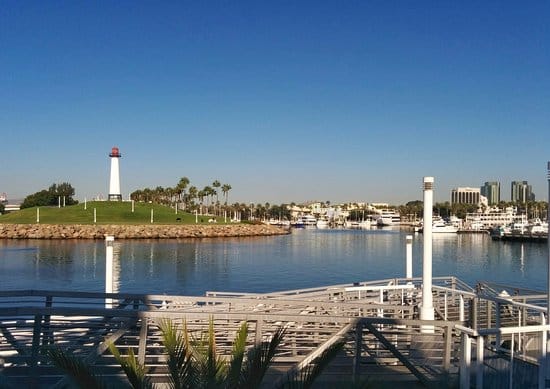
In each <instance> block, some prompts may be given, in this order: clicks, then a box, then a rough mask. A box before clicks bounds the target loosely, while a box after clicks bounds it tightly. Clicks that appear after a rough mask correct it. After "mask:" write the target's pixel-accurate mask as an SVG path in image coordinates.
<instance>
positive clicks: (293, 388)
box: [282, 340, 345, 389]
mask: <svg viewBox="0 0 550 389" xmlns="http://www.w3.org/2000/svg"><path fill="white" fill-rule="evenodd" d="M344 344H345V342H344V341H343V340H342V341H339V342H336V343H333V344H332V345H331V346H330V347H328V348H327V349H325V350H324V351H323V352H322V353H321V355H320V356H319V357H317V358H315V359H314V360H313V361H311V363H309V364H308V365H307V366H305V367H304V368H303V369H301V370H300V371H299V372H293V373H291V374H289V375H288V376H287V381H286V382H285V383H284V384H283V386H282V387H283V388H285V389H309V388H311V387H312V386H313V383H314V382H315V380H316V379H317V378H318V377H319V376H320V375H321V373H322V372H323V371H324V370H325V369H326V367H327V366H328V364H329V363H330V362H331V361H332V360H333V359H334V357H336V355H337V354H338V353H339V352H340V351H341V350H342V348H343V347H344Z"/></svg>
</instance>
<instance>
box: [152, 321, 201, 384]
mask: <svg viewBox="0 0 550 389" xmlns="http://www.w3.org/2000/svg"><path fill="white" fill-rule="evenodd" d="M159 327H160V330H161V333H162V340H163V344H164V348H165V349H166V353H167V355H168V360H167V364H168V371H169V374H170V384H171V386H172V387H173V388H176V389H179V388H188V387H197V383H198V381H199V374H198V370H197V368H196V366H195V364H194V361H193V355H192V353H191V350H190V347H189V338H188V336H187V326H186V325H185V324H184V330H183V331H181V330H180V329H179V328H178V326H176V325H175V324H173V323H172V321H170V320H165V321H162V322H161V323H160V326H159Z"/></svg>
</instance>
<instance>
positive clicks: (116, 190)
mask: <svg viewBox="0 0 550 389" xmlns="http://www.w3.org/2000/svg"><path fill="white" fill-rule="evenodd" d="M109 157H111V180H110V184H109V201H111V200H115V201H121V200H122V194H121V193H120V173H119V168H118V160H119V158H120V157H122V155H120V152H119V150H118V147H113V148H112V149H111V153H110V154H109Z"/></svg>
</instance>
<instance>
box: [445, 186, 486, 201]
mask: <svg viewBox="0 0 550 389" xmlns="http://www.w3.org/2000/svg"><path fill="white" fill-rule="evenodd" d="M482 197H483V198H482ZM486 202H487V199H486V198H485V196H481V190H480V189H479V188H470V187H462V188H455V189H453V190H452V191H451V204H482V203H486Z"/></svg>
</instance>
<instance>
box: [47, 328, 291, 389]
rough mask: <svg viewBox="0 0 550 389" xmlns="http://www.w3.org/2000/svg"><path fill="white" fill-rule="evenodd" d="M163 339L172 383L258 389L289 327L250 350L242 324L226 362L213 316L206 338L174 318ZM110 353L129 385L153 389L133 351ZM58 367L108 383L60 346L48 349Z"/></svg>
mask: <svg viewBox="0 0 550 389" xmlns="http://www.w3.org/2000/svg"><path fill="white" fill-rule="evenodd" d="M159 328H160V331H161V335H162V342H163V345H164V348H165V351H166V354H167V368H168V374H169V377H170V387H172V388H174V389H180V388H198V389H199V388H205V389H207V388H228V389H236V388H257V387H259V386H260V384H261V383H262V380H263V378H264V376H265V373H266V372H267V369H268V368H269V365H270V364H271V362H272V360H273V358H274V357H275V352H276V350H277V348H278V347H279V345H280V344H281V341H282V340H283V337H284V334H285V330H284V328H282V327H281V328H279V329H277V330H276V331H275V332H274V334H273V335H272V336H271V340H270V341H269V342H262V343H260V344H257V345H255V346H253V347H252V348H250V350H248V352H247V351H246V339H247V337H248V325H247V323H246V322H244V323H242V324H241V326H240V328H239V330H238V331H237V335H236V337H235V340H234V342H233V347H232V351H231V359H230V362H229V363H226V362H225V360H224V359H223V357H221V356H220V355H218V353H217V351H216V342H215V332H214V323H213V320H212V319H210V323H209V327H208V334H207V335H206V337H201V339H194V338H192V337H191V336H190V335H189V331H188V329H187V326H186V323H185V322H184V323H183V328H180V327H179V326H178V325H176V324H174V323H173V322H172V321H170V320H165V321H162V322H161V323H160V324H159ZM109 348H110V351H111V353H112V354H113V356H114V357H115V359H116V360H117V362H118V363H119V364H120V366H121V367H122V370H123V371H124V373H125V374H126V377H127V380H128V383H129V385H130V386H131V387H132V388H135V389H138V388H139V389H148V388H152V387H153V385H152V383H151V382H150V380H149V378H148V377H147V376H146V370H145V366H144V365H142V364H140V363H139V362H138V360H137V358H136V357H135V354H134V353H133V351H132V350H131V349H129V351H128V356H126V357H123V356H121V355H120V352H119V350H118V349H117V348H116V347H115V346H114V345H112V344H111V345H109ZM47 353H48V355H49V356H50V358H51V360H52V361H53V363H54V365H56V366H57V367H58V368H59V369H61V370H63V372H64V373H65V374H67V375H68V376H69V377H70V378H71V380H72V381H73V383H74V384H75V385H76V386H77V387H80V388H86V389H88V388H93V389H95V388H105V387H107V385H106V384H105V382H104V381H102V379H101V377H100V375H98V374H97V373H95V372H94V371H93V369H92V366H90V365H89V364H88V363H87V362H86V361H85V360H84V359H82V358H78V357H75V356H72V355H68V354H67V353H66V352H64V351H62V350H60V349H49V350H48V351H47Z"/></svg>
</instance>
